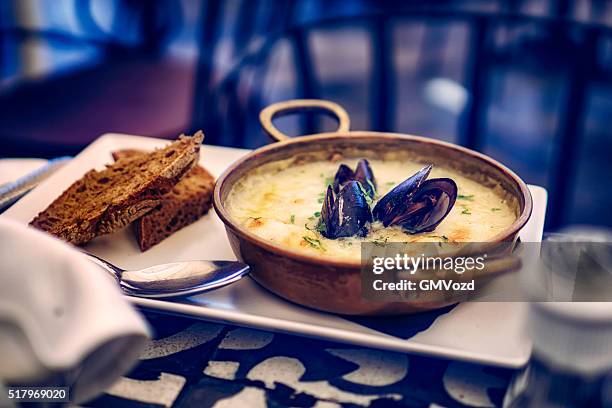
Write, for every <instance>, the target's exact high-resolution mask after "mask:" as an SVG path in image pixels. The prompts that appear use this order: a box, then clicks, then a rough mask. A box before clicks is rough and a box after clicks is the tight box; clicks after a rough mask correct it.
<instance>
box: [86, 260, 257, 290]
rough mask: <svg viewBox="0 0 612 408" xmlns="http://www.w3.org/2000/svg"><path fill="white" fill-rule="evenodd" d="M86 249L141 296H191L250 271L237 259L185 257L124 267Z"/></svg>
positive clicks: (215, 287) (221, 284) (105, 268)
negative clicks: (179, 260) (188, 258)
mask: <svg viewBox="0 0 612 408" xmlns="http://www.w3.org/2000/svg"><path fill="white" fill-rule="evenodd" d="M84 253H85V255H87V256H88V257H89V259H90V260H91V261H93V262H94V263H96V264H97V265H99V266H101V267H102V268H103V269H104V270H106V271H107V272H109V273H110V274H111V275H112V277H113V278H114V279H115V280H116V281H117V284H118V285H119V287H120V288H121V290H122V291H123V292H124V293H125V294H126V295H128V296H137V297H142V298H151V299H164V298H177V297H186V296H192V295H195V294H198V293H203V292H207V291H209V290H213V289H217V288H220V287H223V286H225V285H229V284H230V283H233V282H236V281H238V280H240V279H242V277H243V276H245V275H247V274H248V273H249V266H248V265H247V264H244V263H242V262H237V261H183V262H171V263H167V264H159V265H154V266H150V267H147V268H143V269H138V270H125V269H122V268H119V267H118V266H116V265H113V264H111V263H110V262H108V261H106V260H105V259H102V258H100V257H98V256H96V255H93V254H90V253H87V252H84Z"/></svg>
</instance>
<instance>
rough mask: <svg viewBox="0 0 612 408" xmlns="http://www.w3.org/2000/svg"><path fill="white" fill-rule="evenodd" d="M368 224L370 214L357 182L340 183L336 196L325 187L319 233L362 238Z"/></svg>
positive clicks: (335, 236) (331, 236) (336, 236)
mask: <svg viewBox="0 0 612 408" xmlns="http://www.w3.org/2000/svg"><path fill="white" fill-rule="evenodd" d="M366 163H367V162H366ZM368 167H369V166H368ZM349 170H350V169H349ZM370 222H372V212H371V210H370V206H369V204H368V200H367V199H366V195H365V192H364V191H363V189H362V187H361V186H360V185H359V182H358V181H356V180H349V181H346V182H344V183H342V186H341V187H339V191H338V194H334V191H333V189H332V187H331V186H328V187H327V191H326V193H325V198H324V200H323V208H321V223H322V228H320V231H321V234H322V235H323V236H324V237H326V238H329V239H337V238H341V237H352V236H360V237H364V236H366V234H367V233H368V224H369V223H370Z"/></svg>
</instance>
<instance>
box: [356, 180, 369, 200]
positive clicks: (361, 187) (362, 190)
mask: <svg viewBox="0 0 612 408" xmlns="http://www.w3.org/2000/svg"><path fill="white" fill-rule="evenodd" d="M357 185H358V186H359V189H360V190H361V192H362V193H363V195H364V196H365V200H366V202H367V203H368V205H372V197H370V195H369V194H368V192H367V191H366V189H365V188H364V187H363V186H362V185H361V183H360V182H359V181H358V182H357Z"/></svg>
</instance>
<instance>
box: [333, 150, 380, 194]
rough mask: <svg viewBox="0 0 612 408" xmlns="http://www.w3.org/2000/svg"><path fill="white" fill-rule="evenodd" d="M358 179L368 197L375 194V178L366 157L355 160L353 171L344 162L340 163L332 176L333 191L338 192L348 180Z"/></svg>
mask: <svg viewBox="0 0 612 408" xmlns="http://www.w3.org/2000/svg"><path fill="white" fill-rule="evenodd" d="M352 180H355V181H358V182H359V183H361V186H362V187H363V189H364V190H365V192H366V194H367V195H368V197H370V199H374V196H375V195H376V179H375V178H374V172H372V168H371V167H370V163H368V161H367V160H366V159H361V160H359V162H357V167H355V171H353V169H351V168H350V167H349V166H347V165H346V164H341V165H340V167H338V171H337V172H336V175H335V176H334V193H336V194H338V193H339V192H340V190H341V189H342V187H344V186H345V185H346V184H347V183H348V182H349V181H352Z"/></svg>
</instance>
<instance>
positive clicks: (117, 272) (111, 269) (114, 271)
mask: <svg viewBox="0 0 612 408" xmlns="http://www.w3.org/2000/svg"><path fill="white" fill-rule="evenodd" d="M82 252H83V254H85V255H86V256H87V257H88V258H89V260H90V261H92V262H94V263H95V264H97V265H98V266H101V267H102V269H104V270H105V271H107V272H108V273H110V274H111V275H112V276H113V278H115V280H116V281H117V283H121V273H122V272H123V270H122V269H119V268H118V267H116V266H115V265H113V264H112V263H110V262H108V261H105V260H104V259H102V258H100V257H98V256H96V255H94V254H90V253H89V252H85V251H82Z"/></svg>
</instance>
